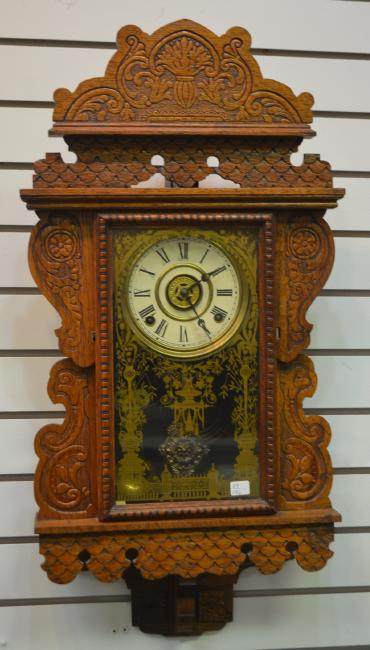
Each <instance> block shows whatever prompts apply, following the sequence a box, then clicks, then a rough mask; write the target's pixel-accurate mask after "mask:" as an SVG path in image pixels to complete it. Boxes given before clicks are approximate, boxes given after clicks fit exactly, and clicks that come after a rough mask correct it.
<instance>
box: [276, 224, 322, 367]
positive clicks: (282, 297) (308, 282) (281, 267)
mask: <svg viewBox="0 0 370 650" xmlns="http://www.w3.org/2000/svg"><path fill="white" fill-rule="evenodd" d="M297 217H299V218H297ZM277 250H278V277H279V282H280V289H279V297H278V319H277V321H278V327H279V329H280V341H279V348H278V357H279V359H280V360H281V361H292V360H293V359H295V357H296V356H297V355H298V354H299V353H300V352H302V351H303V350H304V349H305V348H306V347H307V346H308V345H309V342H310V336H309V333H310V331H311V329H312V325H311V323H308V322H307V320H306V312H307V309H308V308H309V306H310V305H311V303H312V302H313V300H314V299H315V298H316V296H317V295H318V294H319V292H320V291H321V289H322V287H323V286H324V284H325V282H326V280H327V278H328V276H329V274H330V271H331V268H332V266H333V262H334V244H333V236H332V233H331V231H330V228H329V226H328V225H327V223H326V222H325V221H324V220H323V219H322V217H321V216H320V214H316V215H315V214H314V215H312V214H307V213H306V214H305V213H303V214H302V215H297V214H294V215H291V216H290V217H286V218H281V219H280V220H279V225H278V244H277Z"/></svg>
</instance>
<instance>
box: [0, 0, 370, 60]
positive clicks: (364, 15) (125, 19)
mask: <svg viewBox="0 0 370 650" xmlns="http://www.w3.org/2000/svg"><path fill="white" fill-rule="evenodd" d="M184 14H185V15H186V16H188V17H190V18H192V19H193V20H197V21H200V22H201V23H203V24H204V25H206V26H207V27H209V28H210V29H213V30H214V31H215V32H216V33H219V34H221V33H224V32H225V30H226V29H227V28H228V27H231V26H232V25H242V26H244V27H246V28H247V29H248V30H249V31H250V32H251V34H252V37H253V41H252V44H253V46H254V47H258V48H266V47H268V48H278V49H298V50H302V49H303V50H323V51H334V52H335V51H339V52H343V51H344V52H345V51H347V52H348V51H350V52H351V51H352V52H368V51H369V40H368V25H369V20H370V11H369V6H368V4H367V3H363V2H355V3H354V2H332V1H331V0H321V1H320V3H312V2H310V1H309V0H300V2H299V3H297V2H296V1H295V0H284V2H283V3H276V2H275V0H233V2H232V3H229V4H228V5H227V10H226V7H225V3H224V1H223V0H213V2H212V3H209V2H204V1H203V2H199V0H188V2H187V4H186V7H185V8H184V4H183V2H181V0H172V2H171V3H166V4H165V6H164V5H163V4H161V3H158V4H157V3H152V2H150V1H149V0H142V1H141V2H140V3H138V4H136V5H135V4H127V3H123V2H121V0H110V1H109V3H107V4H106V6H105V5H104V7H103V6H102V4H101V2H100V0H79V2H78V3H70V2H59V3H55V2H53V0H38V2H37V20H35V11H34V7H33V8H32V4H28V3H24V2H22V0H13V2H12V3H8V6H7V11H6V12H5V11H4V12H3V15H2V20H1V25H0V36H3V37H6V38H9V37H13V38H46V39H50V37H51V36H52V38H54V39H67V40H73V39H75V40H78V41H82V40H85V39H86V40H89V41H91V40H97V41H111V42H112V41H114V40H115V36H116V32H117V30H118V28H119V27H120V26H122V25H127V24H137V25H140V27H141V28H142V29H143V30H144V31H149V32H152V31H153V30H154V29H156V28H158V27H160V26H162V25H163V24H165V23H166V22H170V21H173V20H178V19H180V18H183V17H184ZM266 16H268V20H267V19H266ZM349 24H350V25H351V29H348V25H349ZM293 26H295V28H293ZM303 27H304V28H303Z"/></svg>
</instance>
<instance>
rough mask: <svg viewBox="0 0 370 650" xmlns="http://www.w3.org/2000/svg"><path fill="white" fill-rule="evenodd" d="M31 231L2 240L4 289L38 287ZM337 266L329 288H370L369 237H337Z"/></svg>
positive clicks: (6, 234)
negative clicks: (31, 265)
mask: <svg viewBox="0 0 370 650" xmlns="http://www.w3.org/2000/svg"><path fill="white" fill-rule="evenodd" d="M29 238H30V235H29V233H27V232H4V233H2V234H1V237H0V287H32V286H35V283H34V281H33V278H32V276H31V273H30V271H29V268H28V261H27V249H28V242H29ZM335 246H336V251H335V264H334V268H333V271H332V273H331V275H330V277H329V280H328V282H327V283H326V285H325V289H370V255H369V239H368V238H367V237H336V238H335Z"/></svg>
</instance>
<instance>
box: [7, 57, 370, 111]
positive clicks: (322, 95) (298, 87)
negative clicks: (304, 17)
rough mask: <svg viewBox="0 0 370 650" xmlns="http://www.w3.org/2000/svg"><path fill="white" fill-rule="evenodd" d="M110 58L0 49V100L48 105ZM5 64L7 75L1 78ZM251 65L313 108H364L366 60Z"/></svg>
mask: <svg viewBox="0 0 370 650" xmlns="http://www.w3.org/2000/svg"><path fill="white" fill-rule="evenodd" d="M25 54H26V55H27V61H28V65H27V66H25V65H24V58H25ZM112 54H113V50H112V52H109V51H107V50H103V49H93V48H85V49H84V48H83V47H79V48H63V47H59V48H58V47H52V48H49V49H48V55H47V56H45V47H35V46H29V47H27V50H25V47H24V46H9V45H2V46H1V45H0V77H1V78H2V79H3V83H2V85H1V88H0V100H17V101H22V100H23V101H28V102H29V101H45V102H50V101H52V98H53V93H54V90H55V89H56V88H59V87H67V88H68V89H69V90H74V89H75V88H76V87H77V85H78V84H79V83H80V82H81V81H83V80H84V79H89V78H91V77H100V76H103V74H104V70H105V67H106V65H107V63H108V61H109V59H110V57H111V55H112ZM9 61H11V62H12V75H8V74H7V70H8V62H9ZM257 61H258V62H259V64H260V66H261V69H262V73H263V75H264V76H265V77H266V78H268V79H277V80H279V81H281V82H282V83H286V84H287V85H288V86H290V87H291V88H292V89H293V91H294V92H295V93H296V94H299V93H301V92H304V91H309V92H310V93H311V94H312V95H313V96H314V97H315V105H314V108H315V110H324V111H351V112H352V111H355V112H356V111H368V110H369V106H370V89H369V86H368V85H367V84H365V83H359V82H358V80H359V78H362V79H365V78H366V77H367V76H368V75H369V73H370V60H369V61H352V60H347V61H343V60H336V59H319V58H317V59H314V58H304V57H297V58H294V57H291V56H289V57H283V56H275V57H274V56H263V55H259V56H257ZM343 78H345V79H346V84H343V83H342V80H343Z"/></svg>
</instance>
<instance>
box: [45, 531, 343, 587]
mask: <svg viewBox="0 0 370 650" xmlns="http://www.w3.org/2000/svg"><path fill="white" fill-rule="evenodd" d="M332 539H333V532H332V527H331V526H322V527H320V526H319V527H316V528H315V529H310V528H307V527H302V528H300V527H297V528H294V527H288V528H282V529H278V528H277V529H274V528H267V529H261V530H253V529H245V530H235V529H231V530H224V531H209V532H204V531H187V532H181V531H180V532H176V531H172V532H170V533H155V532H152V533H150V534H146V535H145V534H144V535H143V534H136V535H135V534H134V535H131V534H119V533H117V534H116V535H103V536H99V537H94V536H86V537H74V536H69V537H61V538H59V539H57V538H52V537H50V538H49V537H44V538H43V540H42V542H41V548H40V552H41V553H42V555H44V557H45V562H44V564H43V568H44V570H45V571H46V572H47V574H48V577H49V578H50V580H52V581H53V582H58V583H67V582H71V581H72V580H73V579H74V578H75V577H76V575H77V573H79V572H80V571H82V570H83V569H84V568H85V567H86V568H87V569H88V570H89V571H90V572H91V573H92V574H93V575H94V576H95V577H96V578H98V580H101V581H102V582H113V581H116V580H119V579H120V578H121V577H122V574H123V573H124V572H125V570H126V569H128V567H129V566H130V565H131V560H130V559H128V558H127V556H126V554H127V552H128V551H129V550H131V549H135V551H136V554H137V557H136V559H135V567H136V569H138V570H139V571H140V573H141V575H142V576H143V578H145V579H149V580H158V579H161V578H164V577H166V576H167V575H174V574H175V575H178V576H181V577H182V578H195V577H197V576H199V575H202V574H211V575H230V576H232V575H237V574H238V573H239V571H240V570H241V569H242V568H243V566H245V565H246V564H251V563H253V564H254V566H255V567H256V568H257V569H258V571H260V572H261V573H263V574H266V575H267V574H272V573H276V572H277V571H279V569H281V567H282V566H283V564H284V562H286V561H287V560H289V559H291V558H292V557H293V554H294V556H295V559H296V560H297V562H298V564H299V565H300V566H301V567H302V568H303V569H305V570H306V571H317V570H319V569H321V568H322V567H323V566H325V564H326V561H327V560H328V559H329V558H330V557H331V556H332V552H331V551H330V549H329V544H330V542H331V541H332ZM244 545H248V546H249V548H250V549H251V550H250V551H248V553H247V551H246V550H245V551H243V550H242V547H243V548H245V546H244ZM81 554H82V555H81ZM136 554H135V555H136Z"/></svg>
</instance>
